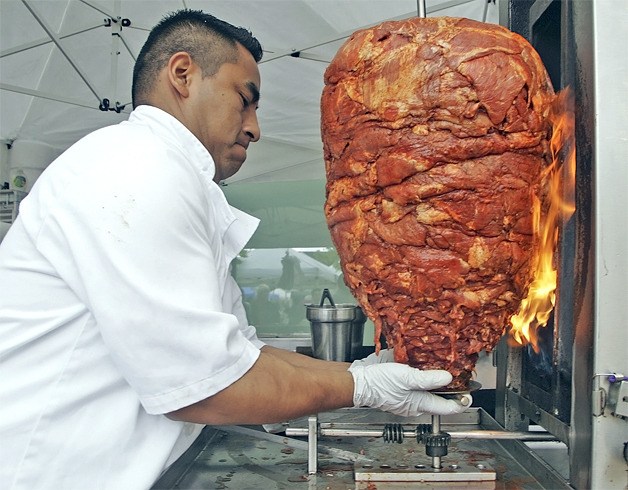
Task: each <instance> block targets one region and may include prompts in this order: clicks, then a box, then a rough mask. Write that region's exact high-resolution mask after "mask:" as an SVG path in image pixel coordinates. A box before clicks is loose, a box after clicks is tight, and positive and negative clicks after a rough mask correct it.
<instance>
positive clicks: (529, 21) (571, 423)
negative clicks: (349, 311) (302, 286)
mask: <svg viewBox="0 0 628 490" xmlns="http://www.w3.org/2000/svg"><path fill="white" fill-rule="evenodd" d="M499 8H500V23H501V24H502V25H505V26H507V27H509V28H510V29H511V30H513V31H515V32H518V33H519V34H521V35H523V36H524V37H525V38H527V39H528V40H529V41H530V42H531V43H532V44H533V46H534V47H535V48H536V49H537V51H538V52H539V54H540V55H541V57H542V58H543V61H544V63H545V65H546V66H547V69H548V72H549V73H550V76H551V78H552V81H553V83H554V86H555V88H556V90H557V91H558V90H560V89H562V88H564V87H567V86H569V87H570V88H571V90H572V91H573V95H574V99H575V108H574V110H575V116H576V154H577V162H576V189H575V196H576V212H575V214H574V215H573V216H572V218H570V220H569V221H568V222H566V223H564V224H563V226H562V229H561V233H560V235H561V242H560V248H559V250H558V253H557V257H558V262H557V264H558V272H559V282H558V291H557V302H556V307H555V310H554V314H553V317H552V319H551V322H550V324H549V325H548V326H547V327H545V328H544V329H542V330H541V332H540V350H539V352H538V353H536V352H534V351H533V350H532V349H531V348H512V347H509V346H508V344H507V343H506V342H505V341H503V342H502V343H500V345H499V346H498V348H497V350H496V352H495V355H494V363H495V365H496V368H497V380H496V381H497V383H496V390H495V402H494V405H493V406H486V405H483V406H481V407H476V406H474V407H472V408H470V409H468V410H467V411H466V412H465V413H464V414H461V415H458V416H450V417H442V418H441V419H440V420H439V425H440V428H441V429H442V430H443V431H446V432H447V433H448V434H450V435H451V441H450V442H449V445H448V454H447V455H445V456H443V457H442V467H441V468H440V469H439V470H437V471H434V470H433V469H430V467H431V466H432V464H433V458H431V457H430V456H428V455H427V454H426V447H425V444H424V443H422V442H421V441H420V440H419V441H418V442H417V437H418V436H419V435H420V434H419V433H420V432H421V431H422V430H423V429H420V427H424V428H425V427H428V426H429V425H430V424H431V423H432V422H433V420H432V419H431V418H430V417H429V416H427V415H426V416H421V417H418V418H413V419H405V418H401V417H396V416H393V415H390V414H385V413H382V412H379V411H375V410H369V409H344V410H338V411H334V412H330V413H323V414H318V415H317V416H316V417H309V418H307V417H306V418H304V419H300V420H295V421H290V422H289V423H286V424H285V427H284V429H285V430H283V431H282V430H279V433H276V434H273V433H268V432H266V431H265V430H263V428H261V427H248V426H237V427H222V428H221V427H207V428H205V430H204V431H203V433H202V435H201V437H200V438H199V439H198V440H197V441H196V443H195V444H194V445H193V447H192V448H190V450H188V451H187V453H186V454H185V455H184V456H183V457H182V458H181V459H180V460H179V461H177V462H176V463H175V464H174V465H173V466H172V467H171V469H170V470H169V471H168V472H166V473H165V474H164V475H163V477H162V478H161V479H160V480H159V481H158V482H157V484H156V485H155V487H154V488H159V489H161V488H182V489H192V488H237V489H248V488H250V489H260V488H285V489H292V488H306V487H307V488H317V489H318V488H323V489H346V488H365V489H369V490H374V489H375V488H377V489H380V490H381V489H385V488H417V487H419V488H450V489H451V488H497V489H501V488H521V489H537V488H549V489H557V488H577V489H589V488H594V489H595V488H600V489H601V488H603V489H605V490H606V489H614V488H617V489H619V488H626V486H627V484H628V481H627V479H626V469H627V467H626V461H625V457H626V455H625V454H626V445H625V443H626V442H627V440H628V422H627V420H626V417H628V401H626V400H628V381H627V380H625V379H623V375H628V365H627V362H628V361H627V359H628V354H627V352H628V347H627V345H626V342H627V335H626V333H625V332H626V327H625V321H626V318H628V311H627V304H628V301H626V299H625V295H626V290H628V286H627V284H626V278H627V277H628V263H627V261H626V253H625V244H626V242H627V239H626V229H627V228H628V227H627V226H626V221H625V216H624V213H625V212H626V209H627V208H628V202H627V199H628V198H627V196H628V192H627V190H628V188H627V185H626V182H627V180H626V178H627V177H626V170H625V169H626V167H628V165H627V162H628V151H627V149H626V146H627V144H626V141H628V135H627V134H626V131H627V130H626V128H627V127H628V121H627V120H626V119H627V116H626V114H627V113H628V107H627V106H626V104H627V101H628V90H627V88H626V87H627V86H626V80H628V61H626V59H627V58H626V54H625V52H622V51H620V49H622V50H623V51H625V49H626V48H625V46H628V39H627V31H628V25H627V24H628V13H627V10H628V8H626V6H625V4H624V2H623V1H622V0H596V1H590V0H536V1H535V0H509V1H506V0H501V1H500V2H499ZM613 26H614V27H613ZM622 26H623V27H622ZM620 46H623V47H622V48H620ZM622 104H623V106H622ZM622 373H623V375H622ZM479 399H480V397H476V400H479ZM402 439H403V440H402ZM419 439H420V437H419ZM413 471H414V473H415V474H417V473H418V474H421V473H422V474H423V475H424V478H423V481H421V477H418V478H417V477H416V476H415V477H414V478H413V479H407V475H408V474H410V473H412V472H413ZM435 473H440V474H441V475H442V474H447V473H449V474H450V476H451V475H453V476H452V477H450V478H449V479H445V480H446V481H438V480H433V479H432V477H431V475H433V474H435ZM395 474H398V475H399V476H398V478H395V477H394V475H395ZM482 474H485V475H486V474H488V475H492V477H487V478H486V479H484V478H483V477H482V476H481V475H482ZM478 475H480V476H478Z"/></svg>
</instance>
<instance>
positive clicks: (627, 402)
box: [608, 380, 628, 418]
mask: <svg viewBox="0 0 628 490" xmlns="http://www.w3.org/2000/svg"><path fill="white" fill-rule="evenodd" d="M608 407H609V409H610V411H611V414H612V415H614V416H615V417H619V418H626V417H628V381H625V380H622V381H619V382H615V383H611V387H610V389H609V395H608Z"/></svg>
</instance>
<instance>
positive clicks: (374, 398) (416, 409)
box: [349, 362, 471, 417]
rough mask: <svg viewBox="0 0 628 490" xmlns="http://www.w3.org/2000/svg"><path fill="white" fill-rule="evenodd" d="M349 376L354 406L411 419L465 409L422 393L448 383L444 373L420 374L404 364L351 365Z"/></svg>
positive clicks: (420, 372) (440, 371)
mask: <svg viewBox="0 0 628 490" xmlns="http://www.w3.org/2000/svg"><path fill="white" fill-rule="evenodd" d="M349 372H350V373H351V374H352V375H353V382H354V388H353V403H354V404H355V407H371V408H379V409H381V410H385V411H387V412H391V413H394V414H396V415H403V416H406V417H407V416H413V415H419V414H420V413H424V412H426V413H430V414H435V415H450V414H454V413H460V412H464V411H465V409H466V408H467V407H468V406H469V405H470V404H471V401H470V396H469V403H468V404H467V406H463V405H462V404H461V403H458V402H457V401H455V400H447V399H445V398H442V397H440V396H438V395H434V394H432V393H428V392H427V391H425V390H433V389H436V388H440V387H441V386H445V385H447V384H449V383H451V380H452V379H453V377H452V376H451V374H449V373H448V372H447V371H442V370H433V371H421V370H420V369H416V368H413V367H410V366H407V365H405V364H399V363H396V362H388V363H384V364H371V365H367V366H363V365H353V364H352V365H351V366H350V367H349Z"/></svg>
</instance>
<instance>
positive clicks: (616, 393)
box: [591, 373, 628, 418]
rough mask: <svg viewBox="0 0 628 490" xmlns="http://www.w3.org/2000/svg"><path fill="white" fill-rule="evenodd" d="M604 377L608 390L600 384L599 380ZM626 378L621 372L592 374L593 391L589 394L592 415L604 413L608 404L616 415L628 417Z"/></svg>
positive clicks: (627, 378)
mask: <svg viewBox="0 0 628 490" xmlns="http://www.w3.org/2000/svg"><path fill="white" fill-rule="evenodd" d="M602 378H606V380H607V381H608V383H609V392H608V393H607V392H606V390H605V389H604V388H603V387H602V386H600V380H601V379H602ZM626 380H628V377H627V376H624V375H623V374H621V373H597V374H594V375H593V392H592V394H591V404H592V406H591V412H592V415H593V416H594V417H599V416H601V415H604V410H605V409H606V407H607V406H608V407H609V408H610V410H611V412H612V414H613V415H615V416H616V417H621V418H624V417H628V382H627V381H626Z"/></svg>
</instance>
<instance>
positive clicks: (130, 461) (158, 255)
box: [0, 10, 463, 489]
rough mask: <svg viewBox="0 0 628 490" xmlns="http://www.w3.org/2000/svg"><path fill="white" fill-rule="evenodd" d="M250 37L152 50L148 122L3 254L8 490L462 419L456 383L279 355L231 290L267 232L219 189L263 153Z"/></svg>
mask: <svg viewBox="0 0 628 490" xmlns="http://www.w3.org/2000/svg"><path fill="white" fill-rule="evenodd" d="M261 56H262V50H261V47H260V45H259V43H258V42H257V40H256V39H255V38H253V37H252V36H251V34H250V33H249V32H248V31H246V30H244V29H241V28H235V27H233V26H231V25H229V24H227V23H225V22H222V21H220V20H218V19H216V18H214V17H212V16H209V15H206V14H204V13H202V12H197V11H188V10H185V11H180V12H177V13H175V14H172V15H171V16H169V17H167V18H166V19H164V20H163V21H162V22H161V23H160V24H159V25H158V26H157V27H156V28H155V29H154V30H153V31H152V32H151V34H150V35H149V38H148V40H147V42H146V44H145V46H144V47H143V49H142V51H141V53H140V55H139V57H138V60H137V64H136V68H135V71H134V81H133V102H134V108H135V110H134V111H133V113H132V114H131V116H130V118H129V120H128V121H126V122H123V123H121V124H119V125H116V126H111V127H108V128H104V129H101V130H99V131H96V132H94V133H92V134H90V135H88V136H86V137H85V138H83V139H82V140H80V141H79V142H77V143H76V144H75V145H74V146H72V147H71V148H70V149H68V150H67V151H66V152H65V153H64V154H63V155H62V156H61V157H59V158H58V159H57V160H56V161H54V162H53V163H52V164H51V165H50V166H49V167H48V169H47V170H46V171H45V172H44V173H43V175H42V176H41V177H40V179H39V180H38V181H37V183H36V184H35V186H34V188H33V190H32V192H31V193H30V194H29V196H28V197H27V198H26V199H25V200H24V201H23V204H22V207H21V209H20V215H19V218H18V220H17V221H16V223H14V225H13V226H12V227H11V229H10V230H9V233H8V235H7V237H6V239H5V241H4V242H3V243H2V246H1V248H0V274H1V277H2V290H1V291H0V361H1V363H2V368H1V369H2V383H1V387H0V397H1V403H0V440H1V441H2V463H1V464H2V472H1V475H2V478H1V480H0V481H1V484H2V487H3V488H25V489H26V488H28V489H32V488H38V489H41V488H54V489H61V488H63V489H70V488H81V489H84V488H114V489H120V488H124V489H131V488H147V487H150V486H151V484H152V483H153V482H154V481H155V480H156V479H157V478H158V477H159V475H160V474H161V472H162V471H163V470H164V469H165V468H167V467H168V465H169V464H170V463H171V462H172V461H174V460H175V459H176V458H177V457H179V456H180V455H181V454H182V452H183V451H184V450H185V449H186V448H188V447H189V446H190V444H191V443H192V441H193V440H194V438H195V437H196V436H197V435H198V433H199V431H200V428H201V427H202V426H201V425H198V424H237V423H248V424H258V423H272V422H281V421H284V420H289V419H292V418H295V417H299V416H303V415H305V414H310V413H315V412H319V411H325V410H332V409H337V408H340V407H349V406H354V405H357V406H369V407H375V408H381V409H384V410H389V411H391V412H394V413H398V414H415V413H418V412H420V411H433V412H437V413H441V414H447V413H455V412H460V411H462V410H463V407H461V406H459V405H458V404H457V403H456V402H454V401H452V400H444V399H442V398H439V397H436V396H434V395H432V394H429V393H425V392H424V391H422V390H427V389H432V388H436V387H440V386H443V385H446V384H447V383H449V382H450V380H451V376H450V375H449V373H446V372H443V371H432V372H421V371H419V370H416V369H412V368H410V367H408V366H405V365H401V364H396V363H393V362H389V363H385V362H382V361H389V360H391V359H390V357H391V356H390V354H389V353H386V354H385V355H382V356H374V355H373V356H370V357H369V358H367V359H365V360H362V361H357V362H355V363H354V364H353V365H351V366H349V365H348V364H345V363H333V362H324V361H319V360H315V359H311V358H309V357H306V356H302V355H299V354H296V353H293V352H288V351H283V350H280V349H276V348H272V347H270V346H265V345H264V344H263V343H262V342H261V341H260V340H259V339H258V338H257V337H256V334H255V329H254V328H253V327H252V326H249V325H248V323H247V321H246V318H245V315H244V309H243V306H242V301H241V296H240V291H239V288H238V287H237V285H236V284H235V282H234V281H233V279H232V278H231V276H230V274H229V265H230V262H231V260H232V259H233V258H234V257H236V256H237V254H238V253H239V251H240V250H241V249H242V247H243V246H244V245H245V244H246V242H247V241H248V239H249V238H250V236H251V234H252V233H253V231H254V229H255V227H256V226H257V220H256V219H254V218H252V217H250V216H248V215H245V214H244V213H242V212H240V211H238V210H236V209H234V208H232V207H230V206H229V205H228V204H227V202H226V200H225V197H224V195H223V194H222V192H221V190H220V187H219V185H218V184H217V183H218V182H219V181H220V180H222V179H225V178H227V177H229V176H231V175H233V174H234V173H235V172H237V171H238V169H239V168H240V166H241V165H242V163H243V162H244V160H245V158H246V150H247V147H248V145H249V144H250V143H252V142H255V141H257V140H258V139H259V137H260V128H259V126H258V121H257V117H256V109H257V104H258V100H259V97H260V75H259V71H258V67H257V62H258V61H259V60H260V59H261Z"/></svg>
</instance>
